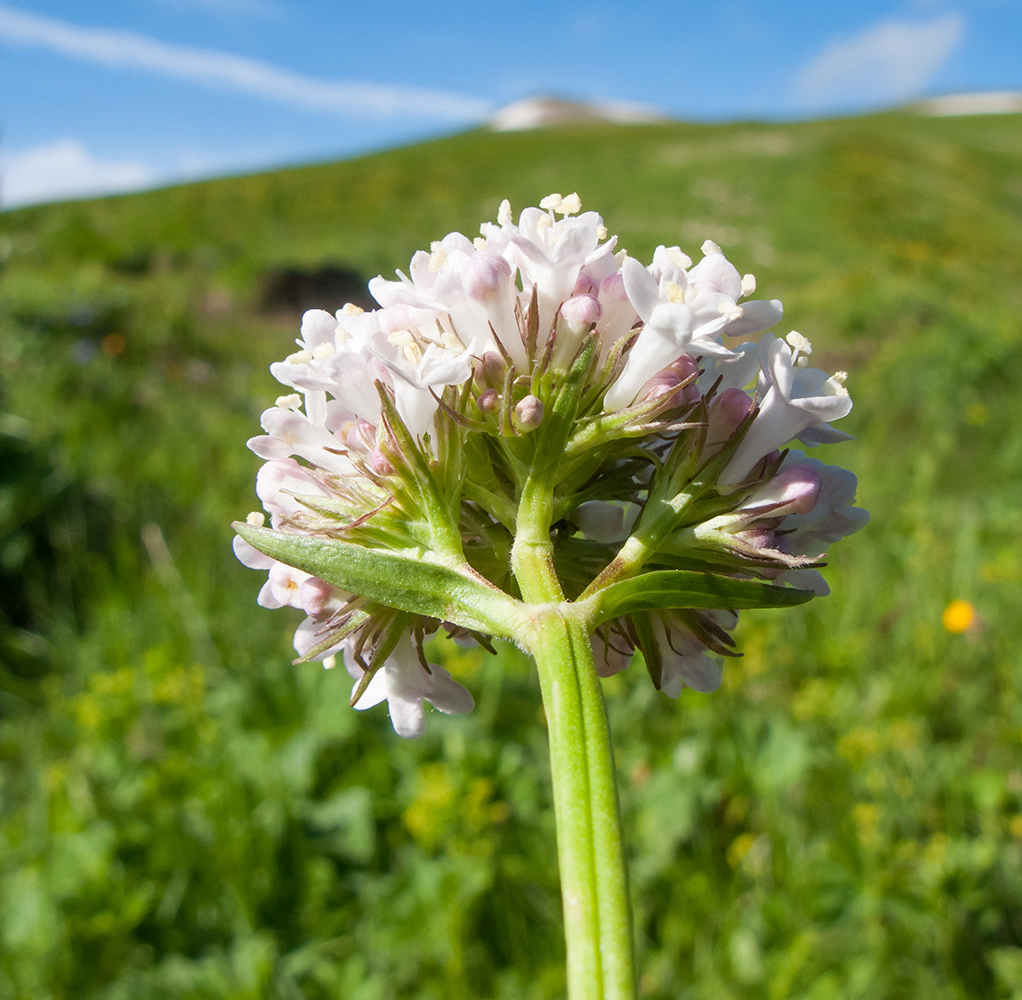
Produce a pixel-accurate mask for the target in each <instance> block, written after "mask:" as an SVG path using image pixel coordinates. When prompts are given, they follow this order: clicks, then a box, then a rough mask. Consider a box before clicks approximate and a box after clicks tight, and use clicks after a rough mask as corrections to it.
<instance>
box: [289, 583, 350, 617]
mask: <svg viewBox="0 0 1022 1000" xmlns="http://www.w3.org/2000/svg"><path fill="white" fill-rule="evenodd" d="M340 596H341V595H340V592H339V591H338V590H337V589H336V588H335V587H333V586H331V585H330V584H329V583H327V582H326V581H325V580H320V579H319V577H316V576H310V577H309V578H308V579H307V580H303V581H302V582H301V583H300V584H299V586H298V602H299V603H300V604H301V606H302V610H303V611H304V612H305V613H306V614H307V615H308V616H309V617H310V618H326V617H328V616H329V615H331V614H332V613H333V612H334V611H336V610H337V608H338V607H339V606H340V603H341V601H340Z"/></svg>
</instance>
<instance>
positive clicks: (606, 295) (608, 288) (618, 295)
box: [600, 271, 628, 306]
mask: <svg viewBox="0 0 1022 1000" xmlns="http://www.w3.org/2000/svg"><path fill="white" fill-rule="evenodd" d="M600 301H601V302H602V303H603V305H604V306H608V305H609V304H610V303H612V302H627V301H628V293H627V292H626V291H625V279H624V275H623V274H622V273H621V272H620V271H615V272H614V273H613V274H610V275H608V276H607V277H606V278H604V279H603V281H601V282H600Z"/></svg>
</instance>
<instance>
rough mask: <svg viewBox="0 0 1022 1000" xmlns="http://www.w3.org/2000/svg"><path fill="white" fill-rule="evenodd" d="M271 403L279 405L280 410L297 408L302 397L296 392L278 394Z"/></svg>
mask: <svg viewBox="0 0 1022 1000" xmlns="http://www.w3.org/2000/svg"><path fill="white" fill-rule="evenodd" d="M273 405H274V406H279V407H280V409H282V410H297V409H298V407H299V406H301V405H302V397H301V396H299V395H298V393H297V392H292V393H290V394H289V395H287V396H278V397H277V399H276V401H275V402H274V404H273Z"/></svg>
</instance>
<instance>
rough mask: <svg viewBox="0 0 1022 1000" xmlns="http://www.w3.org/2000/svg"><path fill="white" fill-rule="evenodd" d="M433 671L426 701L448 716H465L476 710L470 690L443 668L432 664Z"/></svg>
mask: <svg viewBox="0 0 1022 1000" xmlns="http://www.w3.org/2000/svg"><path fill="white" fill-rule="evenodd" d="M430 670H432V671H433V673H432V674H430V676H429V684H428V687H427V690H426V701H428V702H429V703H430V704H431V705H432V706H433V707H434V708H436V709H439V711H441V712H443V713H445V714H446V715H464V714H465V712H471V711H472V709H473V708H475V701H474V700H473V698H472V693H471V692H470V691H469V690H468V688H466V687H464V686H462V685H461V684H459V683H458V682H457V681H456V680H454V678H453V677H451V675H450V674H449V673H448V672H447V671H446V670H445V669H444V668H443V667H441V666H438V665H437V664H435V663H431V664H430Z"/></svg>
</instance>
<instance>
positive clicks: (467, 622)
mask: <svg viewBox="0 0 1022 1000" xmlns="http://www.w3.org/2000/svg"><path fill="white" fill-rule="evenodd" d="M234 530H235V531H236V532H237V533H238V534H239V535H241V537H242V538H244V539H245V541H247V542H248V543H249V544H250V545H252V546H253V547H254V548H257V549H258V550H259V551H260V552H262V553H264V554H265V555H268V556H270V557H271V558H273V559H278V560H280V562H282V563H285V564H286V565H288V566H293V567H294V568H295V569H300V570H302V571H304V572H306V573H311V574H312V575H313V576H317V577H319V578H320V579H321V580H325V581H326V582H327V583H331V584H333V585H334V586H335V587H340V588H341V589H342V590H347V591H349V592H350V593H352V594H358V595H359V596H360V597H365V598H367V599H368V600H371V601H374V602H376V603H377V604H383V605H385V606H386V607H389V608H397V609H399V610H401V611H408V612H411V613H412V614H416V615H425V616H426V617H428V618H437V619H439V620H440V621H448V622H452V623H453V624H455V625H460V626H462V627H463V628H467V629H472V630H473V631H478V632H487V633H489V634H491V635H497V636H502V637H506V638H510V637H511V636H512V635H513V631H514V628H515V625H516V624H517V619H518V618H519V612H518V611H517V607H516V602H515V601H514V600H513V599H512V598H510V597H508V595H507V594H505V593H504V592H503V591H501V590H498V589H497V588H496V587H494V586H493V585H492V584H490V583H488V582H486V581H485V580H483V579H482V578H481V577H479V576H478V575H477V574H476V573H475V572H474V571H473V570H472V569H471V567H469V566H468V564H467V563H466V565H465V569H464V570H458V569H451V568H450V567H447V566H439V565H437V564H436V563H432V562H426V561H424V560H422V559H421V558H414V557H411V556H404V555H397V554H395V553H393V552H381V551H379V550H377V549H370V548H366V547H365V546H362V545H354V544H352V543H351V542H343V541H340V540H338V539H333V538H321V537H314V536H308V535H296V534H289V533H287V532H282V531H273V530H272V529H270V528H258V527H255V526H254V525H251V524H246V523H244V522H241V521H235V523H234Z"/></svg>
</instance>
